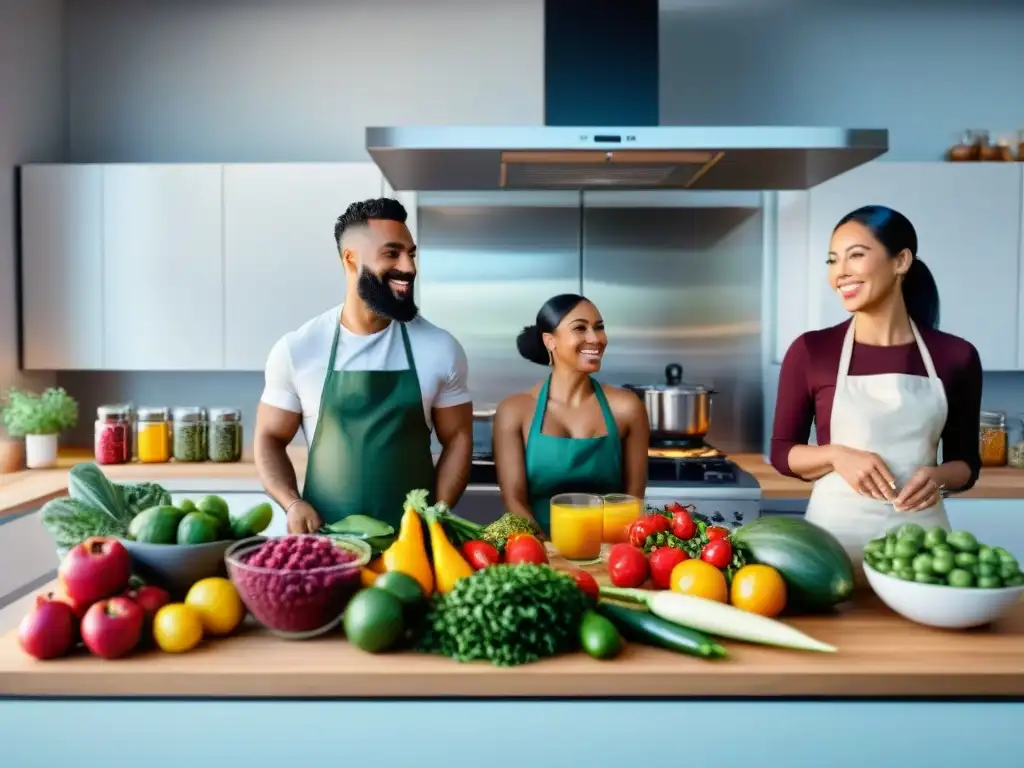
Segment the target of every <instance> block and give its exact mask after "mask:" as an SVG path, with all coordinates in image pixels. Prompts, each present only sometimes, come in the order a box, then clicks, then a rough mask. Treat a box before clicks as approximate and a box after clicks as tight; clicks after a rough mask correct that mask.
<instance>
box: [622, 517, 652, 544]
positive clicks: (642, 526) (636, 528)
mask: <svg viewBox="0 0 1024 768" xmlns="http://www.w3.org/2000/svg"><path fill="white" fill-rule="evenodd" d="M657 532H658V529H657V528H656V527H655V524H654V523H653V522H652V521H650V520H648V519H647V518H646V517H641V518H640V519H639V520H634V521H633V522H632V523H630V524H629V529H628V531H627V536H628V537H629V543H630V544H632V545H633V546H634V547H643V545H644V542H646V541H647V537H648V536H653V535H654V534H656V533H657Z"/></svg>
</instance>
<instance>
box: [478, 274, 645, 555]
mask: <svg viewBox="0 0 1024 768" xmlns="http://www.w3.org/2000/svg"><path fill="white" fill-rule="evenodd" d="M607 345H608V337H607V335H606V334H605V330H604V320H603V319H602V318H601V314H600V312H598V311H597V307H595V306H594V305H593V303H591V302H590V301H588V300H587V299H586V298H584V297H583V296H579V295H577V294H574V293H567V294H561V295H558V296H554V297H553V298H551V299H548V301H547V302H546V303H545V304H544V306H542V307H541V308H540V311H539V312H538V313H537V320H536V323H535V324H534V325H530V326H527V327H526V328H524V329H523V330H522V332H521V333H520V334H519V336H518V338H517V339H516V347H517V348H518V350H519V354H520V355H521V356H522V357H523V358H525V359H526V360H529V361H530V362H531V363H536V364H537V365H544V366H548V367H549V368H550V369H551V371H550V373H549V374H548V376H547V378H546V379H545V380H544V381H542V382H541V383H539V384H537V385H536V386H534V387H533V388H531V389H530V390H529V391H527V392H521V393H519V394H516V395H512V396H511V397H508V398H506V399H505V400H504V401H502V402H501V403H500V404H499V405H498V411H497V414H496V415H495V418H494V460H495V463H496V465H497V470H498V484H499V485H500V486H501V495H502V499H503V501H504V502H505V507H506V509H507V510H508V511H509V512H513V513H515V514H518V515H523V516H526V517H532V518H534V519H535V520H536V521H537V522H538V523H539V524H540V527H541V528H542V529H543V531H544V533H545V535H548V534H549V501H550V499H551V497H552V496H555V495H557V494H559V493H571V492H580V493H595V494H599V495H605V494H609V493H628V494H630V495H631V496H636V497H638V498H643V496H644V490H645V488H646V485H647V449H648V445H649V438H650V431H649V426H648V422H647V412H646V410H645V409H644V404H643V402H641V400H640V398H638V397H637V396H636V395H635V394H633V393H632V392H628V391H626V390H624V389H619V388H617V387H609V386H603V385H601V384H599V383H598V382H597V381H595V380H594V379H593V378H592V374H595V373H597V372H598V371H600V370H601V359H602V357H603V356H604V351H605V347H606V346H607Z"/></svg>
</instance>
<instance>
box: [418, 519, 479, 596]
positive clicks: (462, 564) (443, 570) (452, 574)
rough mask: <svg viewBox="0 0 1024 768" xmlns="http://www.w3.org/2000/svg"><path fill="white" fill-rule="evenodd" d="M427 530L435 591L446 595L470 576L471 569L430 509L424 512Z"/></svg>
mask: <svg viewBox="0 0 1024 768" xmlns="http://www.w3.org/2000/svg"><path fill="white" fill-rule="evenodd" d="M426 516H427V521H428V528H429V529H430V551H431V553H432V554H433V555H434V574H435V576H436V580H437V591H438V592H440V593H441V594H442V595H446V594H448V593H449V592H451V591H452V588H453V587H454V586H455V582H457V581H458V580H459V579H462V578H465V577H466V576H470V575H472V573H473V568H472V566H470V564H469V563H467V562H466V560H465V559H464V558H463V557H462V553H461V552H459V550H458V549H456V548H455V545H453V544H452V543H451V542H450V541H448V537H447V536H446V535H445V532H444V527H443V526H442V525H441V521H440V520H438V519H437V513H436V512H435V511H434V508H433V507H431V508H429V509H427V511H426Z"/></svg>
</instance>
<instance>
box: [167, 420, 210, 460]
mask: <svg viewBox="0 0 1024 768" xmlns="http://www.w3.org/2000/svg"><path fill="white" fill-rule="evenodd" d="M173 428H174V460H175V461H187V462H194V461H206V450H205V448H204V446H203V431H204V428H203V409H202V408H200V407H199V406H184V407H181V408H175V409H174V412H173Z"/></svg>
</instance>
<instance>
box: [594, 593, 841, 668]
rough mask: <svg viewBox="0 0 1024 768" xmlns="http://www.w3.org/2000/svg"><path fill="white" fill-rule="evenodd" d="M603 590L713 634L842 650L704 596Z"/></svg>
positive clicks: (798, 647)
mask: <svg viewBox="0 0 1024 768" xmlns="http://www.w3.org/2000/svg"><path fill="white" fill-rule="evenodd" d="M601 594H602V595H603V596H605V597H610V598H614V599H618V600H629V601H631V602H636V603H641V604H643V605H644V606H646V607H647V610H649V611H650V612H651V613H653V614H654V615H655V616H658V617H660V618H662V619H665V621H670V622H672V623H673V624H679V625H680V626H684V627H689V628H690V629H696V630H699V631H701V632H707V633H708V634H709V635H718V636H719V637H730V638H732V639H733V640H743V641H745V642H748V643H760V644H761V645H775V646H779V647H780V648H792V649H795V650H800V651H821V652H822V653H835V652H836V651H837V650H838V649H837V648H836V647H835V646H834V645H828V644H827V643H823V642H821V641H820V640H815V639H814V638H813V637H810V636H809V635H805V634H804V633H803V632H801V631H800V630H798V629H795V628H793V627H791V626H789V625H788V624H784V623H782V622H781V621H776V620H775V619H769V618H768V617H767V616H759V615H757V614H756V613H748V612H747V611H741V610H740V609H739V608H736V607H734V606H732V605H727V604H725V603H719V602H716V601H715V600H707V599H705V598H703V597H693V596H692V595H682V594H679V593H678V592H668V591H665V590H652V589H626V588H623V587H601Z"/></svg>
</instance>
